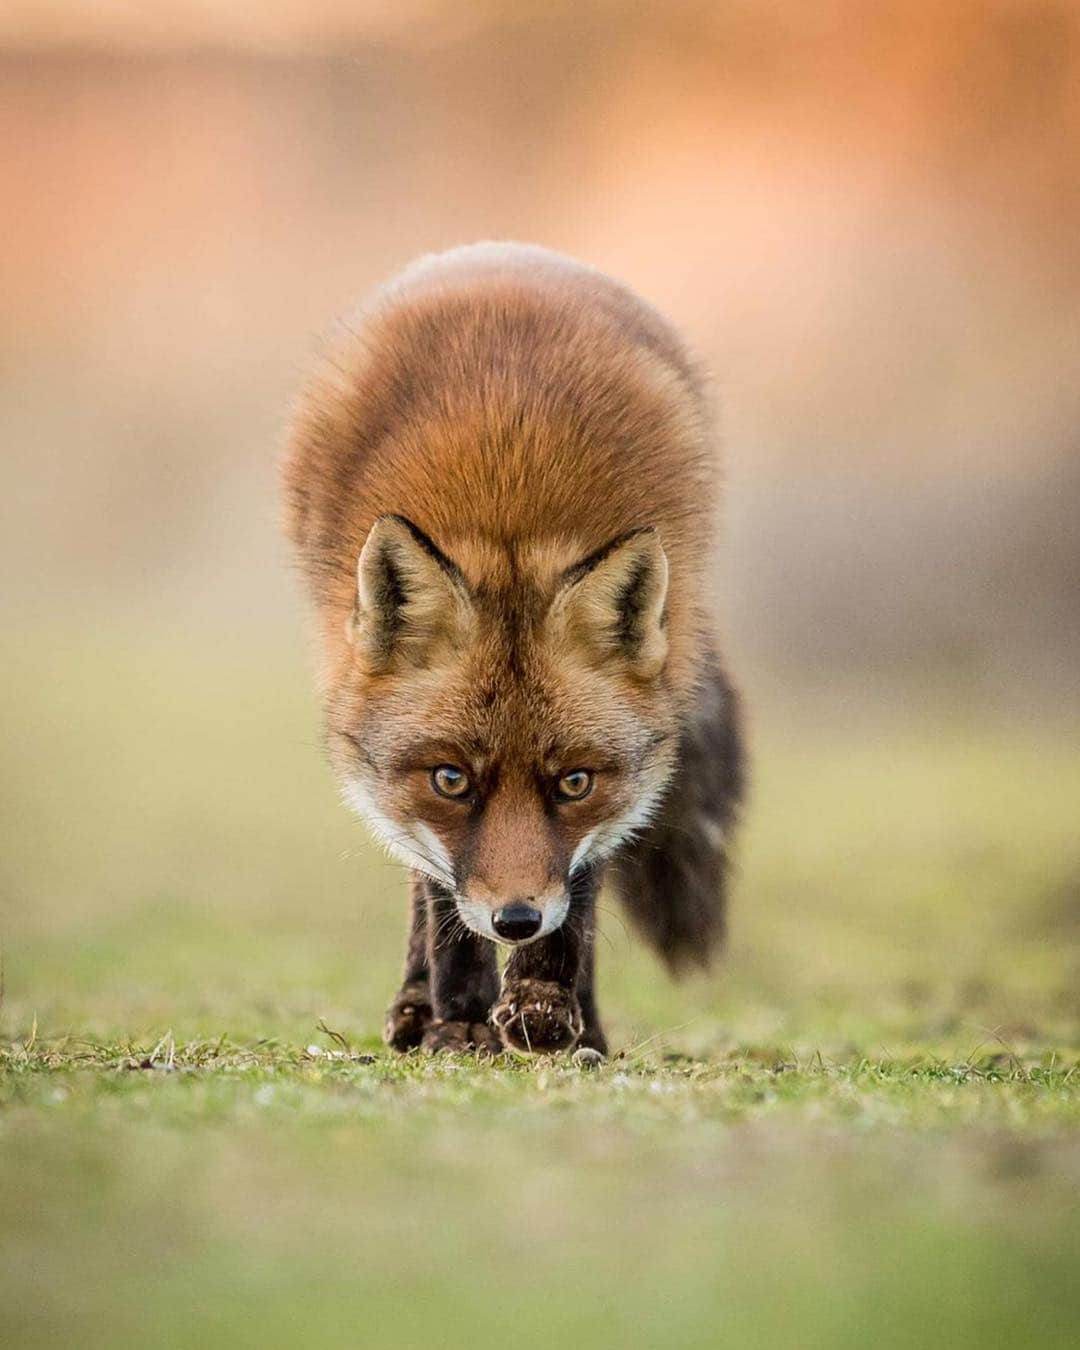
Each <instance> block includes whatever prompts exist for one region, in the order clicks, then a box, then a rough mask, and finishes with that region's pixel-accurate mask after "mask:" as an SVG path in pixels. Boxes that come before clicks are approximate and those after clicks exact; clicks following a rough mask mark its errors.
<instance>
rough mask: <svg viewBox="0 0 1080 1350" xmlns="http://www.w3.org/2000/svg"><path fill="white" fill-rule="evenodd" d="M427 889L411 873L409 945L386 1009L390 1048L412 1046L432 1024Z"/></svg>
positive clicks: (415, 1044)
mask: <svg viewBox="0 0 1080 1350" xmlns="http://www.w3.org/2000/svg"><path fill="white" fill-rule="evenodd" d="M427 903H428V902H427V890H426V888H425V884H424V880H423V878H422V877H419V876H417V875H416V873H415V872H414V873H413V878H412V895H411V897H410V907H411V913H412V918H411V920H410V923H409V948H408V951H407V952H406V954H405V974H404V976H403V977H402V981H401V988H400V989H399V990H398V992H397V994H396V995H395V997H394V1001H393V1003H391V1004H390V1006H389V1008H387V1010H386V1024H385V1026H384V1027H383V1040H384V1041H385V1042H386V1044H387V1045H388V1046H389V1047H390V1049H391V1050H402V1051H404V1050H415V1048H416V1047H417V1046H418V1045H419V1044H420V1042H421V1041H422V1040H423V1039H424V1032H425V1031H427V1029H428V1026H429V1025H430V1024H431V1017H432V1013H431V981H430V971H429V966H428V941H427V931H428V924H427Z"/></svg>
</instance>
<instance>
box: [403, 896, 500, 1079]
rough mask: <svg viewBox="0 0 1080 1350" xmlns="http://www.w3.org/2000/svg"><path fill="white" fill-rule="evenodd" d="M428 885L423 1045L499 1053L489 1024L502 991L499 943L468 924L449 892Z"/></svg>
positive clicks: (438, 1048)
mask: <svg viewBox="0 0 1080 1350" xmlns="http://www.w3.org/2000/svg"><path fill="white" fill-rule="evenodd" d="M425 885H426V890H427V933H426V939H427V942H426V949H427V965H428V984H429V987H430V990H431V1021H430V1022H429V1023H428V1025H427V1027H426V1029H425V1030H424V1034H423V1037H422V1039H421V1042H420V1045H421V1048H422V1049H424V1050H427V1051H429V1052H431V1053H434V1052H435V1051H438V1050H456V1051H472V1052H476V1051H480V1052H485V1053H490V1054H496V1053H498V1051H499V1049H500V1048H501V1047H500V1045H499V1038H498V1036H496V1034H495V1033H494V1032H493V1031H492V1029H491V1028H490V1027H489V1026H488V1012H489V1010H490V1009H491V1005H492V1004H493V1003H494V1002H495V998H496V995H497V994H498V990H499V973H498V967H497V965H496V962H495V945H494V943H492V942H489V941H488V940H487V938H482V937H479V936H478V935H477V934H476V933H472V932H470V931H469V930H468V929H467V928H466V927H465V925H464V924H463V923H462V922H461V919H460V918H459V917H458V912H457V906H456V904H455V903H454V897H453V896H452V895H450V894H449V892H447V891H444V890H442V889H441V888H440V887H438V886H436V885H435V884H434V883H432V882H427V883H425Z"/></svg>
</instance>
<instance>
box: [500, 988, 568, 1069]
mask: <svg viewBox="0 0 1080 1350" xmlns="http://www.w3.org/2000/svg"><path fill="white" fill-rule="evenodd" d="M491 1021H492V1024H493V1025H494V1026H495V1027H497V1028H498V1031H499V1036H500V1037H501V1038H502V1043H503V1045H505V1046H506V1048H507V1049H508V1050H516V1051H517V1052H518V1053H519V1054H525V1055H530V1054H554V1053H555V1051H557V1050H570V1049H572V1048H573V1047H574V1046H575V1045H576V1044H577V1041H578V1038H579V1037H580V1035H581V1008H580V1007H579V1006H578V1001H577V997H576V995H575V994H574V992H573V991H572V990H570V989H564V988H563V987H562V985H559V984H555V983H553V982H552V981H550V980H529V979H524V980H508V981H507V982H506V983H505V984H504V985H503V991H502V994H501V995H500V997H499V1001H498V1003H496V1004H495V1006H494V1008H492V1010H491Z"/></svg>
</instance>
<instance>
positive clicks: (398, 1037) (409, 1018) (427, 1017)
mask: <svg viewBox="0 0 1080 1350" xmlns="http://www.w3.org/2000/svg"><path fill="white" fill-rule="evenodd" d="M430 1023H431V993H430V991H429V989H428V985H427V981H426V980H416V981H414V982H413V983H412V984H406V985H403V986H402V988H401V990H400V991H399V993H398V995H397V997H396V998H395V999H394V1001H393V1003H391V1004H390V1006H389V1008H387V1010H386V1024H385V1025H384V1027H383V1040H384V1041H385V1042H386V1044H387V1045H388V1046H389V1047H390V1049H391V1050H415V1049H416V1047H417V1046H418V1045H419V1044H420V1042H421V1041H422V1040H423V1039H424V1032H425V1031H426V1030H427V1029H428V1026H429V1025H430Z"/></svg>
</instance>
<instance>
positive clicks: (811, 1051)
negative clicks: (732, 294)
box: [0, 632, 1080, 1350]
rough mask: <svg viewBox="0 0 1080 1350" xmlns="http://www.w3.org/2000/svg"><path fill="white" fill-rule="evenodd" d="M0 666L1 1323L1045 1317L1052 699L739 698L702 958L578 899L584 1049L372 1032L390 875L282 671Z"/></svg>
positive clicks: (271, 660)
mask: <svg viewBox="0 0 1080 1350" xmlns="http://www.w3.org/2000/svg"><path fill="white" fill-rule="evenodd" d="M0 680H2V685H0V706H2V709H3V716H4V718H5V721H6V725H5V726H4V728H3V735H2V741H0V745H2V751H0V753H2V755H3V762H2V764H0V792H2V794H3V811H2V817H0V906H2V909H0V937H2V939H3V943H4V950H3V955H4V986H5V987H4V1002H3V1005H2V1007H0V1344H4V1345H9V1344H10V1345H12V1346H20V1347H22V1346H27V1347H36V1346H46V1345H48V1346H54V1345H68V1344H78V1345H80V1346H110V1347H111V1346H127V1345H130V1346H148V1345H153V1346H159V1345H160V1346H191V1345H199V1346H201V1347H216V1346H225V1347H237V1346H247V1345H251V1346H270V1347H276V1346H282V1347H285V1346H289V1347H292V1346H318V1347H323V1346H328V1347H329V1346H343V1347H344V1346H366V1345H373V1346H380V1347H381V1346H397V1345H400V1346H408V1347H412V1346H416V1345H419V1344H435V1345H447V1346H457V1345H462V1346H464V1345H469V1346H471V1347H476V1348H477V1350H483V1347H486V1346H489V1345H492V1346H493V1345H497V1344H502V1343H512V1344H515V1345H517V1346H520V1347H525V1348H526V1350H527V1348H528V1347H532V1346H541V1345H544V1346H547V1345H549V1344H550V1343H552V1342H553V1341H555V1342H558V1341H559V1340H560V1339H561V1340H563V1341H564V1342H566V1343H569V1342H571V1341H572V1342H573V1343H574V1344H576V1345H580V1346H585V1347H594V1346H595V1347H607V1346H611V1347H616V1346H618V1347H622V1346H627V1345H641V1346H650V1347H652V1346H659V1347H665V1346H672V1347H676V1346H677V1347H696V1346H710V1347H712V1346H718V1345H724V1346H732V1347H739V1350H743V1348H744V1347H757V1346H767V1347H774V1346H776V1347H779V1346H799V1347H810V1348H811V1350H814V1348H816V1347H822V1350H824V1348H825V1347H829V1348H830V1350H832V1348H833V1347H849V1346H850V1347H852V1348H853V1350H854V1347H859V1348H860V1350H861V1348H862V1347H865V1346H867V1345H871V1344H873V1345H875V1346H883V1347H894V1346H895V1347H900V1346H912V1347H915V1346H918V1347H924V1346H930V1345H933V1346H938V1345H940V1346H949V1347H954V1346H956V1347H966V1346H972V1347H974V1346H979V1347H984V1346H988V1345H995V1346H997V1345H1001V1346H1009V1347H1013V1346H1040V1347H1041V1346H1058V1345H1060V1346H1066V1345H1068V1346H1072V1345H1075V1344H1076V1343H1077V1342H1078V1339H1080V1287H1078V1285H1077V1282H1076V1279H1075V1274H1076V1265H1077V1259H1078V1256H1080V1203H1078V1200H1080V838H1078V836H1077V830H1076V821H1077V819H1078V818H1080V756H1078V755H1077V753H1076V749H1075V747H1076V745H1077V744H1078V742H1080V738H1078V737H1077V735H1076V731H1077V728H1076V727H1075V726H1071V727H1070V726H1055V727H1046V726H1041V725H1019V724H1016V723H1006V722H1004V721H995V720H994V719H990V718H985V717H984V718H981V719H980V718H976V717H975V716H974V714H973V713H972V712H971V711H970V710H967V711H966V712H964V713H963V714H960V715H951V714H949V713H948V712H947V711H941V710H940V709H938V710H937V711H935V712H933V713H930V712H928V711H927V708H926V704H925V702H924V701H923V700H917V699H911V700H910V701H909V702H908V703H907V704H904V705H897V706H896V707H892V708H889V709H884V710H883V709H881V708H878V709H877V710H876V711H875V712H874V713H873V714H872V715H871V714H869V713H867V712H865V711H864V710H860V709H859V708H857V707H852V706H848V705H846V704H845V703H844V702H843V700H842V699H840V697H839V696H836V697H835V698H834V699H832V700H827V701H826V702H825V703H823V704H822V703H816V704H815V705H814V706H813V708H812V709H808V708H807V707H803V708H801V709H799V710H797V711H796V710H795V709H793V708H792V707H791V706H790V704H786V703H785V704H783V705H782V704H781V703H780V702H779V701H777V700H775V699H773V698H772V696H771V695H770V693H769V692H768V690H767V689H765V688H760V689H759V690H758V691H757V697H756V698H754V699H753V700H752V701H753V704H754V706H755V710H756V722H757V726H756V728H755V742H756V746H757V768H756V774H755V777H756V786H755V792H754V801H753V806H752V809H751V813H750V817H749V821H748V828H747V830H746V834H745V839H744V844H743V849H742V866H741V876H740V879H739V885H738V890H737V897H736V903H735V906H734V909H733V913H732V942H731V946H730V950H729V954H728V957H727V961H726V964H725V968H724V969H723V971H722V972H720V973H719V975H718V976H717V977H716V978H714V979H712V980H708V981H706V980H698V981H692V982H690V983H689V984H687V985H682V986H672V985H670V984H669V983H668V982H667V981H666V980H665V979H664V977H663V976H661V975H660V974H659V973H658V972H657V971H656V969H655V967H654V966H653V965H652V964H651V963H650V961H649V959H648V958H647V956H646V954H645V953H644V952H642V951H641V950H640V948H639V947H638V944H636V942H634V940H633V939H632V937H631V936H630V935H628V934H627V933H626V931H625V929H624V928H623V927H622V926H621V924H620V922H619V920H618V918H617V915H616V914H615V913H614V912H612V911H608V912H606V913H605V915H604V919H605V943H604V945H603V952H602V960H601V980H602V986H603V990H604V1006H605V1010H606V1012H607V1014H608V1022H609V1030H610V1032H611V1033H612V1039H613V1042H614V1044H615V1046H616V1047H618V1048H619V1049H620V1051H621V1053H620V1054H619V1055H617V1056H616V1057H615V1058H613V1059H612V1060H611V1061H610V1062H609V1063H608V1064H607V1065H606V1066H605V1067H603V1068H601V1069H599V1070H596V1071H593V1072H587V1071H582V1070H579V1069H577V1068H575V1067H574V1066H573V1065H572V1064H571V1063H569V1062H565V1061H564V1062H559V1061H553V1062H549V1063H544V1064H520V1063H501V1062H500V1063H498V1064H495V1065H484V1066H479V1067H478V1066H475V1065H473V1064H469V1063H461V1062H455V1061H452V1060H441V1061H426V1060H417V1059H413V1058H410V1059H407V1060H391V1059H389V1058H387V1057H386V1056H384V1055H383V1053H382V1051H381V1049H380V1047H379V1045H378V1040H377V1031H378V1027H379V1023H380V1017H381V1010H382V1007H383V1005H384V1004H385V1002H386V1000H387V997H388V995H389V993H390V992H391V989H392V986H393V983H394V979H395V976H396V974H397V967H398V961H399V956H400V946H401V941H402V929H403V926H404V905H403V895H404V892H403V886H402V883H401V880H400V878H399V876H398V874H397V872H396V870H395V869H394V868H393V867H392V866H389V865H387V864H384V863H383V862H382V861H381V860H380V859H379V858H378V857H377V856H376V855H375V854H373V853H372V852H371V851H370V849H369V848H368V847H367V845H366V844H365V843H364V841H363V836H362V833H361V831H360V829H359V827H358V826H356V825H355V824H353V823H352V822H350V821H349V820H348V819H347V818H346V816H345V814H344V812H343V811H342V809H341V808H340V807H339V806H338V805H337V803H336V802H335V800H334V794H333V788H332V785H331V784H330V781H329V777H328V775H327V773H326V771H325V769H324V768H323V766H322V764H321V762H320V759H319V756H318V754H317V752H316V749H315V746H316V742H317V731H316V726H315V717H314V710H313V707H312V704H311V700H310V696H309V694H308V692H307V685H306V680H305V676H304V672H303V671H302V670H301V669H300V668H299V667H298V665H297V663H296V662H295V659H293V660H292V661H291V662H290V661H288V660H283V659H282V658H281V655H280V653H278V652H271V651H268V652H266V653H264V654H262V655H261V657H260V659H255V657H254V656H253V655H252V654H251V653H250V652H247V653H246V654H245V655H244V656H242V657H241V656H234V655H231V654H230V648H229V646H228V645H222V644H218V645H217V646H216V647H213V648H211V647H209V646H203V647H202V648H197V649H192V648H191V647H189V646H187V645H182V644H180V643H178V642H174V643H172V644H148V643H147V642H146V641H143V642H141V643H140V644H139V645H138V646H136V645H134V644H130V643H125V642H124V641H123V639H122V637H118V635H116V634H112V633H108V632H103V633H101V634H100V636H99V638H98V639H97V640H95V641H94V642H88V641H84V640H76V639H75V638H73V637H68V638H64V639H62V640H45V639H40V640H37V641H35V642H34V643H33V644H31V645H29V646H26V647H24V648H23V649H21V650H13V651H10V652H8V653H5V660H4V661H3V663H2V675H0ZM320 1023H321V1024H322V1027H323V1028H327V1029H328V1030H325V1029H320Z"/></svg>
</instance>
